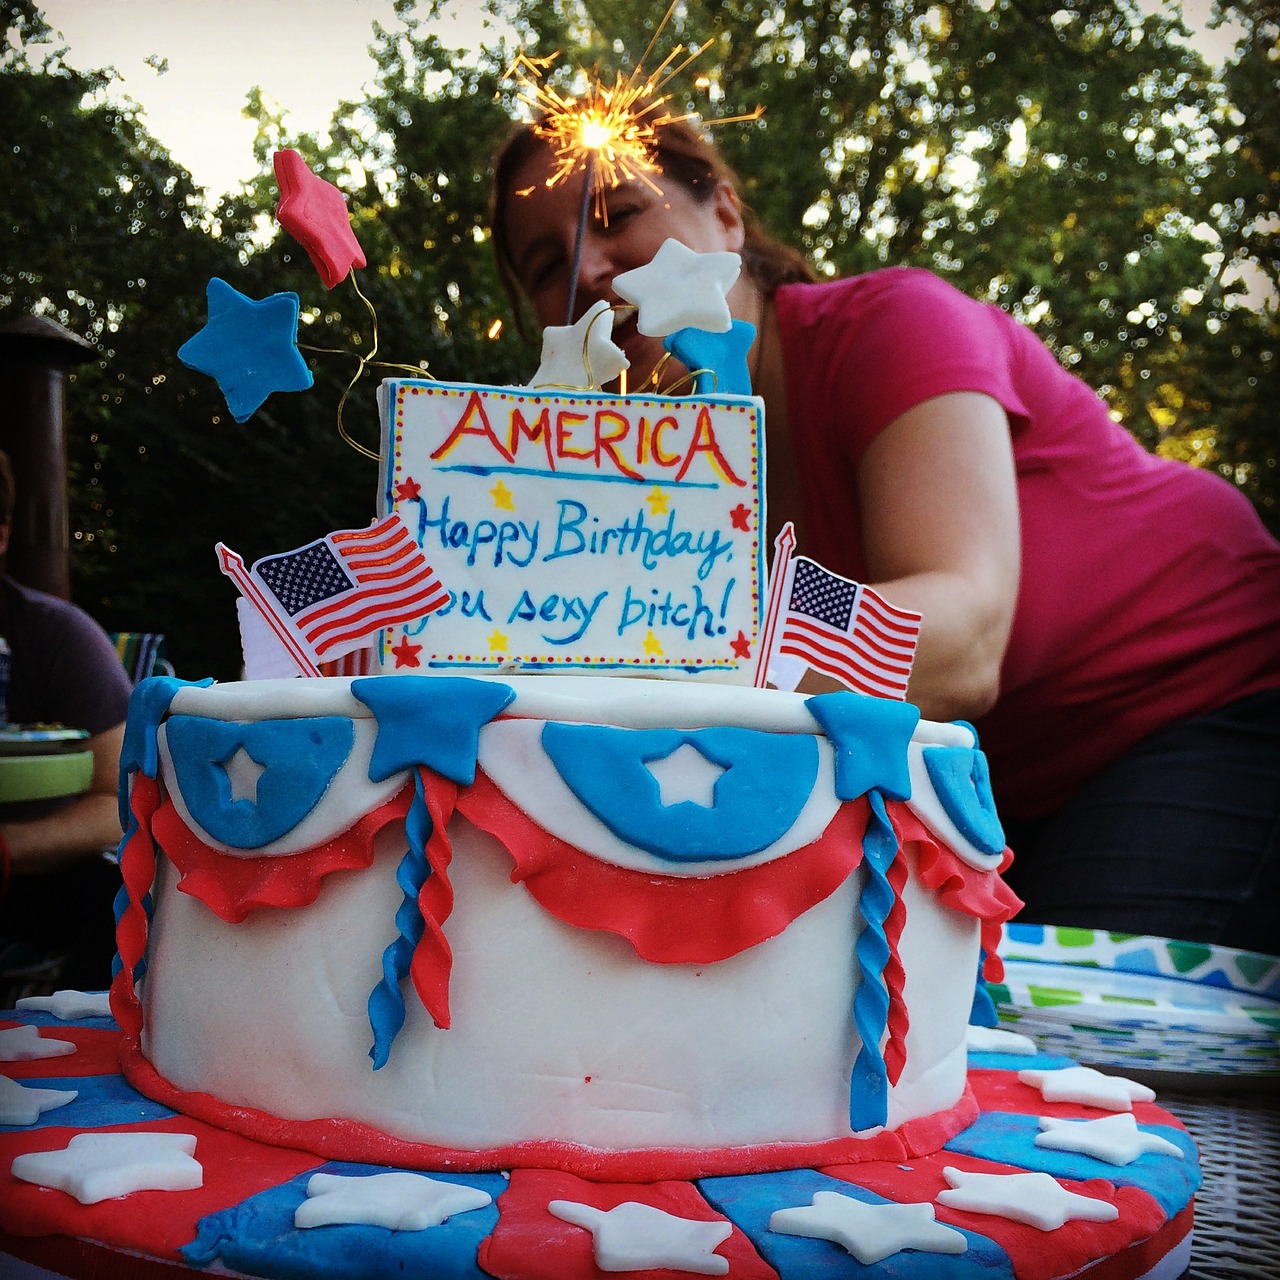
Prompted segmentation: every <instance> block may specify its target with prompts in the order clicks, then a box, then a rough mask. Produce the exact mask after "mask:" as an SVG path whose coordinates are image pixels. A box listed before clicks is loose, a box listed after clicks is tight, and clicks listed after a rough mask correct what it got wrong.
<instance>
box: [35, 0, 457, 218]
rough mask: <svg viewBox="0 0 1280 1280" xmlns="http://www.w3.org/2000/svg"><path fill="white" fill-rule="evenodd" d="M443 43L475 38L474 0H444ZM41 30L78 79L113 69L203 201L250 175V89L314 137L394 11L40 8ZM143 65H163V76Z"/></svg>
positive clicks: (122, 0) (288, 1) (240, 2)
mask: <svg viewBox="0 0 1280 1280" xmlns="http://www.w3.org/2000/svg"><path fill="white" fill-rule="evenodd" d="M451 6H452V7H453V8H454V9H455V10H456V11H457V14H458V20H457V22H456V24H451V25H450V26H449V27H448V28H447V29H442V31H441V34H442V36H443V38H444V39H445V40H446V41H447V42H448V43H451V44H453V43H456V44H457V45H458V46H462V45H465V44H467V43H469V42H470V41H471V39H473V38H474V33H475V31H476V30H477V29H478V23H477V20H476V18H475V12H476V8H477V5H476V4H475V3H473V0H451ZM41 7H42V8H43V10H44V15H45V19H46V21H47V22H48V23H49V25H50V26H51V27H53V28H54V29H55V30H57V31H60V32H61V33H62V35H63V38H64V40H65V42H66V45H67V48H68V53H67V61H68V62H69V63H70V64H71V65H72V66H73V67H76V68H77V69H79V70H89V69H94V68H100V67H108V66H110V67H114V68H115V70H116V71H117V72H118V73H119V74H120V76H121V77H122V83H121V84H120V85H119V87H118V89H119V92H122V93H124V94H127V95H128V96H129V97H131V98H133V99H134V100H135V101H136V102H138V103H139V104H140V105H141V106H142V108H143V117H144V119H145V121H146V124H147V127H148V129H149V130H150V131H151V133H152V134H153V135H154V136H155V137H157V138H158V139H159V140H160V141H161V142H162V143H164V144H165V146H166V147H167V148H168V149H169V152H170V154H171V155H172V156H173V157H174V159H175V160H177V161H178V163H179V164H181V165H183V166H184V167H185V168H187V169H188V170H189V171H190V173H191V175H192V177H193V178H194V179H195V180H196V182H197V183H199V184H200V185H201V186H203V187H205V188H206V189H207V190H208V191H209V192H210V194H212V195H220V194H222V193H224V192H227V191H229V190H231V189H233V188H234V187H235V186H236V185H237V184H238V183H240V182H241V181H245V180H247V179H249V178H251V177H252V176H253V175H254V173H255V171H256V168H257V166H256V164H255V162H254V158H253V136H254V127H253V125H252V123H251V122H250V121H248V120H245V119H244V118H243V117H242V116H241V114H240V113H241V109H242V108H243V107H244V103H245V95H246V94H247V93H248V92H249V90H250V89H251V88H253V87H254V86H255V85H257V86H260V87H261V88H262V90H263V93H264V94H265V96H266V97H267V98H268V99H274V100H275V101H276V102H277V103H279V104H280V106H282V107H284V108H285V109H286V111H287V112H288V122H289V125H290V126H291V128H292V129H293V130H295V131H304V130H305V131H310V132H322V131H323V130H324V129H325V128H326V127H327V126H328V124H329V120H330V118H331V117H332V115H333V111H334V108H335V107H336V106H337V105H338V103H339V102H340V101H342V100H344V99H351V98H356V97H358V96H359V95H360V93H361V90H362V88H363V87H364V86H365V85H367V84H370V83H371V82H372V79H373V76H374V72H375V70H376V68H375V67H374V64H373V60H372V58H370V57H369V52H368V47H369V44H370V42H371V40H372V38H373V24H374V23H375V22H380V23H381V24H382V25H383V26H384V27H388V28H390V29H392V30H398V29H399V28H400V26H401V24H400V23H399V21H398V20H397V19H396V16H395V12H394V9H393V6H392V0H41ZM148 59H152V60H156V59H164V60H167V64H168V67H167V70H165V71H164V72H163V73H161V72H160V71H159V70H157V67H156V66H155V65H152V64H151V63H149V62H148Z"/></svg>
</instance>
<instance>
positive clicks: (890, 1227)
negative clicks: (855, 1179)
mask: <svg viewBox="0 0 1280 1280" xmlns="http://www.w3.org/2000/svg"><path fill="white" fill-rule="evenodd" d="M769 1230H770V1231H777V1232H780V1233H781V1234H782V1235H788V1236H809V1237H811V1238H812V1239H814V1240H830V1241H832V1242H833V1243H834V1244H838V1245H840V1246H841V1248H843V1249H844V1250H846V1251H847V1252H848V1253H851V1254H852V1255H853V1256H854V1257H855V1258H857V1260H858V1261H859V1262H861V1263H863V1264H864V1265H869V1264H871V1263H874V1262H881V1261H883V1260H884V1259H885V1258H888V1257H891V1256H892V1255H893V1254H895V1253H901V1252H902V1250H903V1249H918V1250H919V1251H920V1252H921V1253H964V1251H965V1250H966V1249H967V1248H968V1247H969V1242H968V1241H967V1240H966V1239H965V1237H964V1233H963V1232H961V1231H957V1230H956V1229H955V1228H954V1227H947V1226H944V1225H943V1224H942V1223H940V1222H939V1221H938V1220H937V1218H936V1217H935V1216H934V1212H933V1205H931V1204H867V1203H866V1202H865V1201H862V1200H855V1199H854V1198H853V1196H846V1195H841V1194H840V1192H838V1191H817V1192H815V1193H814V1197H813V1203H812V1205H811V1206H805V1205H799V1206H797V1207H796V1208H794V1209H778V1210H776V1211H775V1212H774V1213H773V1214H772V1215H771V1216H770V1218H769Z"/></svg>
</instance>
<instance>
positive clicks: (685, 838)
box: [542, 721, 818, 862]
mask: <svg viewBox="0 0 1280 1280" xmlns="http://www.w3.org/2000/svg"><path fill="white" fill-rule="evenodd" d="M542 745H543V748H544V749H545V750H546V753H547V755H548V757H549V758H550V760H551V762H552V763H553V764H554V765H555V767H556V769H557V770H558V771H559V774H560V777H561V778H562V779H563V780H564V782H565V784H566V785H567V786H568V788H569V789H570V790H571V791H572V792H573V794H574V795H575V796H576V797H577V798H578V799H579V800H580V801H581V802H582V803H583V804H584V805H585V806H586V807H587V808H588V809H589V810H590V811H591V813H592V814H594V815H595V816H596V817H597V818H599V820H600V821H601V822H603V823H604V825H605V826H606V827H608V828H609V830H610V831H612V832H613V834H614V835H616V836H617V837H618V838H619V839H620V840H625V841H626V842H627V843H628V844H631V845H634V846H635V847H636V848H639V849H644V850H645V851H646V852H648V853H651V854H653V855H654V856H655V857H657V858H663V859H666V860H669V861H672V862H692V861H701V860H703V859H711V860H719V859H725V860H727V859H732V858H742V857H746V856H748V855H749V854H753V853H758V852H759V851H760V850H762V849H766V848H768V847H769V845H771V844H773V843H774V841H776V840H778V839H779V838H780V837H781V836H783V835H785V834H786V832H787V831H788V830H789V829H790V828H791V826H792V825H793V824H794V822H795V820H796V818H797V817H798V816H799V813H800V811H801V810H802V809H803V808H804V806H805V804H806V802H807V801H808V799H809V796H810V794H811V792H812V791H813V786H814V783H815V781H816V780H817V776H818V743H817V739H816V738H814V737H812V736H811V735H808V734H788V733H762V732H759V731H758V730H754V729H737V728H729V727H719V728H713V729H696V730H680V729H617V728H611V727H608V726H604V725H586V724H559V723H556V722H554V721H551V722H548V723H547V725H546V727H545V728H544V729H543V731H542ZM684 746H691V747H693V748H694V750H696V751H698V752H699V753H700V754H701V755H702V756H703V757H704V758H705V759H706V760H709V761H711V762H712V763H713V764H716V765H719V766H720V767H721V768H723V769H724V773H722V774H721V775H720V777H719V779H718V780H717V781H716V784H715V792H714V799H715V804H714V806H713V807H712V808H704V807H703V806H702V805H699V804H695V803H693V802H691V801H687V800H686V801H681V802H680V803H678V804H673V805H669V806H664V805H663V804H662V801H661V795H660V791H659V786H658V782H657V779H656V778H655V777H654V776H653V774H652V773H650V772H649V769H648V768H647V766H648V765H649V764H650V763H652V762H653V761H656V760H660V759H664V758H665V757H667V756H669V755H671V754H672V753H673V752H674V751H676V750H678V749H680V748H681V747H684Z"/></svg>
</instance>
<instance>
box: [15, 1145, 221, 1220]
mask: <svg viewBox="0 0 1280 1280" xmlns="http://www.w3.org/2000/svg"><path fill="white" fill-rule="evenodd" d="M195 1149H196V1140H195V1138H194V1137H193V1136H192V1135H191V1134H189V1133H77V1134H76V1136H75V1137H74V1138H72V1139H71V1141H70V1142H69V1143H68V1144H67V1145H66V1146H65V1147H64V1148H62V1150H60V1151H29V1152H27V1153H26V1155H21V1156H18V1157H17V1158H16V1159H15V1160H14V1162H13V1169H12V1173H13V1176H14V1177H15V1178H21V1179H22V1181H23V1182H32V1183H34V1184H35V1185H36V1186H38V1187H53V1188H55V1189H56V1190H58V1191H65V1192H66V1193H67V1194H68V1195H71V1196H74V1197H75V1198H76V1199H77V1200H79V1201H80V1203H81V1204H97V1203H98V1202H99V1201H100V1200H114V1199H115V1198H116V1196H127V1195H131V1194H132V1193H133V1192H135V1191H194V1190H196V1189H197V1188H198V1187H200V1186H202V1185H203V1183H204V1170H203V1169H202V1168H201V1166H200V1162H199V1161H198V1160H196V1159H194V1158H193V1157H194V1153H195Z"/></svg>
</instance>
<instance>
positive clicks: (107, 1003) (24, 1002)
mask: <svg viewBox="0 0 1280 1280" xmlns="http://www.w3.org/2000/svg"><path fill="white" fill-rule="evenodd" d="M16 1007H17V1008H19V1009H29V1010H32V1011H34V1012H38V1013H51V1014H53V1016H54V1017H55V1018H61V1019H62V1021H63V1022H75V1021H77V1020H78V1019H80V1018H109V1017H111V995H110V992H107V991H72V990H69V989H68V990H65V991H55V992H54V993H53V995H51V996H23V998H22V999H21V1000H19V1001H18V1003H17V1006H16Z"/></svg>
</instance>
